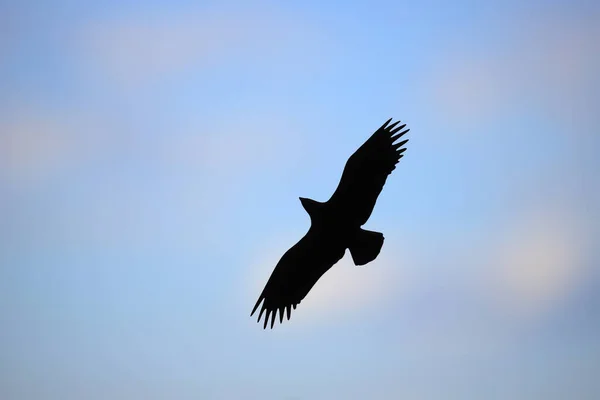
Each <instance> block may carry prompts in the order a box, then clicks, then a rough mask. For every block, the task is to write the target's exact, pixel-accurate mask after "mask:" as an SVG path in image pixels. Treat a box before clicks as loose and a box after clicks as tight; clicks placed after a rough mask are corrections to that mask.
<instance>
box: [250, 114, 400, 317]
mask: <svg viewBox="0 0 600 400" xmlns="http://www.w3.org/2000/svg"><path fill="white" fill-rule="evenodd" d="M390 121H391V119H390V120H388V121H387V122H386V123H385V124H383V126H381V128H379V129H378V130H377V131H376V132H375V133H374V134H373V135H372V136H371V137H370V138H369V139H368V140H367V141H366V142H365V143H364V144H363V145H362V146H361V147H360V148H359V149H358V150H357V151H356V152H355V153H354V154H353V155H352V156H351V157H350V158H349V159H348V162H347V163H346V166H345V167H344V172H343V173H342V178H341V180H340V183H339V185H338V187H337V189H336V191H335V192H334V193H333V195H332V196H331V198H330V199H329V200H328V201H327V202H324V203H322V202H317V201H315V200H311V199H307V198H302V197H301V198H300V201H301V202H302V206H303V207H304V209H305V210H306V212H307V213H308V215H309V216H310V220H311V226H310V229H309V230H308V232H307V233H306V235H304V237H303V238H302V239H300V241H298V243H296V244H295V245H294V246H292V247H291V248H290V249H289V250H288V251H287V252H285V254H284V255H283V256H282V257H281V259H280V260H279V262H278V263H277V266H276V267H275V269H274V270H273V273H272V274H271V277H270V278H269V280H268V281H267V284H266V285H265V288H264V290H263V291H262V293H261V295H260V297H259V299H258V301H257V302H256V305H255V306H254V309H253V310H252V313H251V314H250V315H253V314H254V312H255V311H256V310H257V308H258V306H259V304H260V303H261V302H262V301H263V300H264V303H263V306H262V308H261V311H260V314H259V316H258V320H259V321H260V318H261V316H262V314H263V312H264V311H265V310H266V311H267V315H266V317H265V321H264V327H265V328H266V327H267V323H268V320H269V316H271V328H272V327H273V324H274V322H275V318H276V315H277V310H279V318H280V321H283V314H284V310H286V311H287V317H288V319H289V318H290V315H291V308H292V307H293V308H294V309H295V308H296V306H297V305H298V304H299V303H300V301H301V300H302V299H304V297H306V295H307V294H308V292H309V291H310V289H312V287H313V286H314V285H315V283H316V282H317V281H318V280H319V278H321V276H323V274H324V273H325V272H327V271H328V270H329V269H330V268H331V267H332V266H333V265H335V264H336V263H337V262H338V261H339V260H340V259H342V257H343V256H344V253H345V251H346V249H349V250H350V253H351V255H352V259H353V260H354V264H355V265H365V264H367V263H369V262H371V261H373V260H374V259H375V258H376V257H377V255H378V254H379V252H380V250H381V247H382V246H383V240H384V239H383V234H381V233H379V232H371V231H367V230H364V229H362V228H361V226H362V225H363V224H365V223H366V222H367V220H368V219H369V217H370V215H371V213H372V211H373V208H374V207H375V203H376V201H377V197H378V196H379V194H380V193H381V190H382V189H383V185H384V184H385V181H386V179H387V176H388V175H389V174H391V172H392V171H393V170H394V169H395V168H396V164H397V163H398V161H399V160H400V158H402V153H403V152H404V150H406V148H400V147H402V146H403V145H404V144H405V143H406V142H408V140H403V141H402V142H399V143H397V144H394V141H395V140H397V139H398V138H400V137H401V136H402V135H404V134H405V133H406V132H408V129H407V130H405V131H402V132H400V133H397V132H398V131H400V130H401V129H403V128H404V127H405V125H401V126H399V127H397V128H395V126H396V125H397V124H398V123H399V122H400V121H397V122H395V123H393V124H391V125H389V126H388V124H389V122H390ZM396 133H397V134H396Z"/></svg>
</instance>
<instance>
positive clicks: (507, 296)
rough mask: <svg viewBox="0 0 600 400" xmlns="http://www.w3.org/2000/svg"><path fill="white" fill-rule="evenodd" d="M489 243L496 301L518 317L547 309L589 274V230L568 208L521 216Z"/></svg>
mask: <svg viewBox="0 0 600 400" xmlns="http://www.w3.org/2000/svg"><path fill="white" fill-rule="evenodd" d="M519 217H521V218H520V219H519V220H517V221H513V222H512V223H511V224H510V225H509V226H508V228H507V229H506V230H505V231H504V232H502V234H501V235H500V238H499V240H498V242H497V243H495V244H492V243H490V245H493V246H490V248H489V253H488V256H489V257H490V260H489V263H487V265H489V266H491V269H490V272H489V275H488V276H487V278H488V279H489V282H488V284H489V285H491V286H490V287H491V289H492V291H491V293H492V294H493V295H494V297H495V300H496V301H498V302H499V303H498V305H500V306H501V307H503V308H505V309H506V310H508V311H509V313H510V314H512V315H514V316H526V317H529V316H535V315H539V314H544V313H546V312H548V311H549V310H551V309H553V308H554V307H555V306H557V305H558V304H560V302H561V301H563V300H565V298H566V297H567V296H568V295H569V294H570V293H572V291H573V290H575V289H576V288H577V284H578V283H579V282H580V280H581V279H582V278H583V277H584V276H585V275H586V270H585V269H584V266H585V255H586V252H587V251H588V250H589V248H588V245H589V244H588V243H587V239H586V238H587V235H586V233H585V230H584V228H583V227H582V226H581V224H579V223H578V221H577V219H575V218H574V217H573V216H572V213H571V212H569V211H568V210H555V209H549V210H548V209H546V210H544V209H542V210H538V211H537V212H530V213H528V214H524V215H521V216H519Z"/></svg>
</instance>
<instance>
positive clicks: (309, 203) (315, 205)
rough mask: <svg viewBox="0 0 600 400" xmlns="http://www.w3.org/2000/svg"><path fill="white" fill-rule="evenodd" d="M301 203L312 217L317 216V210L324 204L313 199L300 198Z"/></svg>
mask: <svg viewBox="0 0 600 400" xmlns="http://www.w3.org/2000/svg"><path fill="white" fill-rule="evenodd" d="M300 203H302V207H304V209H305V210H306V212H307V213H308V215H310V216H311V217H313V216H315V215H316V214H317V210H318V209H319V208H320V206H321V205H322V204H323V203H320V202H318V201H315V200H313V199H307V198H306V197H300Z"/></svg>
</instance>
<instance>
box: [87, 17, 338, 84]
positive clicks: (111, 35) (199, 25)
mask: <svg viewBox="0 0 600 400" xmlns="http://www.w3.org/2000/svg"><path fill="white" fill-rule="evenodd" d="M302 21H303V20H302V18H301V17H300V16H298V15H291V14H287V13H284V12H282V11H281V10H278V9H267V8H264V7H252V8H244V7H242V8H240V7H236V8H235V9H227V8H226V7H225V8H204V9H191V10H180V11H179V12H170V13H160V14H148V13H146V14H144V13H140V14H137V15H131V16H127V17H123V18H121V19H118V20H117V19H114V20H103V21H98V22H97V23H96V24H93V25H90V26H87V27H86V28H85V29H84V31H83V33H82V40H81V46H82V48H83V50H84V52H85V56H86V57H89V60H91V61H92V62H93V63H94V64H98V65H99V66H100V67H102V68H103V69H105V70H106V71H109V72H110V73H111V74H112V75H113V76H114V77H116V78H118V79H119V80H120V81H121V82H127V83H131V82H133V81H135V82H143V81H146V80H147V79H149V78H156V77H159V76H161V75H164V74H170V73H177V72H181V71H184V70H188V69H190V68H194V67H212V66H215V65H220V64H221V63H223V62H228V61H229V62H234V63H235V64H232V65H234V66H237V67H244V66H248V65H252V64H258V65H263V66H265V67H269V66H272V65H273V63H277V62H279V61H285V60H290V59H291V60H294V62H293V64H294V65H297V64H298V63H300V64H301V65H302V69H303V70H306V69H307V68H310V66H313V67H314V66H316V65H322V64H323V62H324V57H326V55H327V54H326V52H325V51H324V47H323V46H324V43H325V42H326V38H325V37H324V36H323V35H322V34H321V33H320V32H318V30H317V29H316V28H315V27H314V26H312V25H310V24H309V23H305V22H302Z"/></svg>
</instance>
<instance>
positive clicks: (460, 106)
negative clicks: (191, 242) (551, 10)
mask: <svg viewBox="0 0 600 400" xmlns="http://www.w3.org/2000/svg"><path fill="white" fill-rule="evenodd" d="M495 22H497V23H498V22H500V19H499V20H497V21H495ZM501 26H502V31H503V33H504V35H503V39H502V40H498V41H497V42H495V46H488V47H487V48H486V49H485V51H480V52H474V51H472V50H471V49H467V48H465V47H464V45H456V46H455V47H454V48H453V51H452V55H451V56H449V59H448V60H445V61H446V62H445V63H443V69H438V70H437V72H436V73H437V78H434V79H433V80H431V84H432V93H433V99H434V100H435V101H436V102H437V104H438V105H439V106H440V108H441V109H442V110H444V112H446V113H448V114H449V115H452V116H453V117H455V118H459V119H460V120H461V121H470V120H478V119H481V118H485V117H489V116H496V115H498V114H500V113H504V110H505V109H506V108H507V107H515V108H516V109H522V108H524V107H527V109H529V110H531V111H530V112H536V111H539V110H540V109H547V110H552V111H553V112H555V115H556V116H557V117H558V118H561V117H563V118H564V117H566V116H569V115H570V114H571V113H573V112H575V113H581V112H584V113H589V111H590V110H589V107H588V104H587V103H588V102H589V101H590V99H589V96H591V95H592V94H593V92H594V89H593V88H594V87H596V88H597V87H598V84H599V82H598V78H597V74H596V72H595V71H596V70H597V69H598V68H599V67H600V28H599V27H598V24H597V23H596V21H595V20H594V18H591V17H588V16H581V17H579V18H574V17H569V16H563V15H554V14H546V15H543V16H538V17H536V18H533V19H531V18H528V19H526V20H525V19H517V20H514V21H511V22H510V24H501Z"/></svg>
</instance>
